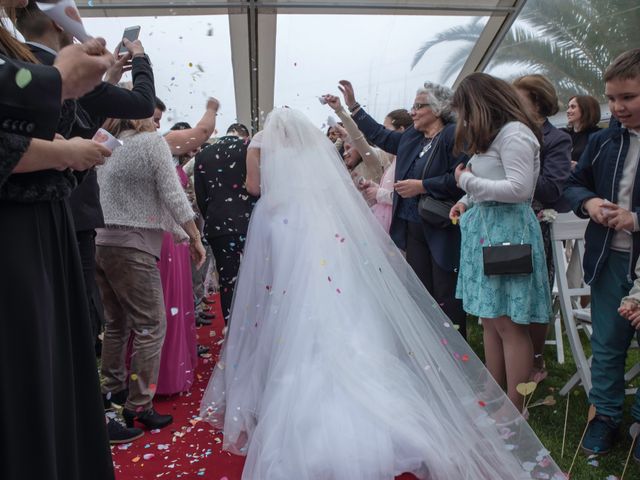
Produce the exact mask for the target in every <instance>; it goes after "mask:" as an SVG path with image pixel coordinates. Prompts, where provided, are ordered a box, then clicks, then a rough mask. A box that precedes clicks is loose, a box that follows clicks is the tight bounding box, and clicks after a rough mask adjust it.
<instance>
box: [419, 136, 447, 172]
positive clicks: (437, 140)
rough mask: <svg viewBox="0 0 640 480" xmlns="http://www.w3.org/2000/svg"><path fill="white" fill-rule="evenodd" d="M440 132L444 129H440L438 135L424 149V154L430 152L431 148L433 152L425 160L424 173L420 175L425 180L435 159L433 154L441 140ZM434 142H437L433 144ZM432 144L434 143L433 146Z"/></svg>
mask: <svg viewBox="0 0 640 480" xmlns="http://www.w3.org/2000/svg"><path fill="white" fill-rule="evenodd" d="M440 133H442V130H440V131H439V132H438V133H436V136H435V137H433V138H432V139H431V141H430V142H429V143H428V144H427V145H425V146H424V148H423V149H422V151H421V152H420V153H422V152H424V153H422V154H423V155H424V154H425V153H427V152H429V150H431V153H430V154H429V158H427V161H426V162H424V168H423V169H422V175H420V178H421V179H422V180H424V176H425V174H426V173H427V168H429V165H431V160H432V159H433V154H434V152H435V151H436V147H437V146H438V143H439V142H440ZM433 142H436V143H435V145H433ZM431 145H433V148H431Z"/></svg>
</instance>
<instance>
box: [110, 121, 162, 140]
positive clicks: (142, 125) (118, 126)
mask: <svg viewBox="0 0 640 480" xmlns="http://www.w3.org/2000/svg"><path fill="white" fill-rule="evenodd" d="M102 128H104V129H105V130H106V131H108V132H109V133H110V134H111V135H113V136H114V137H119V136H120V135H121V134H122V132H125V131H127V130H134V131H135V132H137V133H143V132H155V131H156V127H155V125H154V124H153V119H152V118H144V119H142V120H129V119H124V118H108V119H107V120H106V121H105V122H104V124H103V125H102Z"/></svg>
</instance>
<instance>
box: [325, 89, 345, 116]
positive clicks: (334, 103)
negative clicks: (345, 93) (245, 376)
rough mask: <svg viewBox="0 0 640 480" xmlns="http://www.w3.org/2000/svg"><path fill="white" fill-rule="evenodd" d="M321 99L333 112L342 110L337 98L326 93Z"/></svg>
mask: <svg viewBox="0 0 640 480" xmlns="http://www.w3.org/2000/svg"><path fill="white" fill-rule="evenodd" d="M322 98H324V100H325V102H327V105H329V106H330V107H331V108H332V109H333V111H334V112H337V111H338V110H340V109H341V108H342V103H341V102H340V98H339V97H336V96H335V95H331V94H329V93H327V94H326V95H323V96H322Z"/></svg>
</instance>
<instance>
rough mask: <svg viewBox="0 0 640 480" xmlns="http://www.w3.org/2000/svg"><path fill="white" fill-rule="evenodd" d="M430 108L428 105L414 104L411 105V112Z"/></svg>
mask: <svg viewBox="0 0 640 480" xmlns="http://www.w3.org/2000/svg"><path fill="white" fill-rule="evenodd" d="M430 106H431V104H430V103H414V104H413V105H411V110H412V111H414V112H417V111H418V110H420V109H421V108H424V107H430Z"/></svg>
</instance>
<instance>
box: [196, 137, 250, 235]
mask: <svg viewBox="0 0 640 480" xmlns="http://www.w3.org/2000/svg"><path fill="white" fill-rule="evenodd" d="M246 155H247V145H246V142H245V141H244V140H243V139H241V138H239V137H236V136H233V135H227V136H224V137H222V138H221V139H220V140H219V141H218V142H216V143H215V144H213V145H210V146H208V147H206V148H205V149H204V150H202V152H200V153H199V154H198V155H197V156H196V161H195V168H194V183H195V190H196V197H197V201H198V207H199V208H200V211H201V213H202V216H203V218H204V220H205V227H204V232H205V236H206V237H207V238H212V237H217V236H222V235H230V234H234V235H236V234H239V235H244V234H246V233H247V226H248V225H249V217H250V216H251V211H252V209H253V206H254V205H255V201H256V199H255V197H252V196H251V195H249V194H248V193H247V191H246V189H245V186H244V181H245V177H246V175H247V167H246V162H245V160H246Z"/></svg>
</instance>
